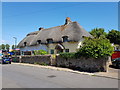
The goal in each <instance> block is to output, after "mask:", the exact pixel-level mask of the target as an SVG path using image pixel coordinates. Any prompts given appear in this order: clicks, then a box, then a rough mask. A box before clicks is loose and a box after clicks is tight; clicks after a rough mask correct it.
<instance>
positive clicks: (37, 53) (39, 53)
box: [34, 50, 48, 55]
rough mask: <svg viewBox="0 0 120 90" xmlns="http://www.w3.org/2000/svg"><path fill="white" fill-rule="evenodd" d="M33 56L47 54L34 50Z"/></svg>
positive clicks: (43, 51)
mask: <svg viewBox="0 0 120 90" xmlns="http://www.w3.org/2000/svg"><path fill="white" fill-rule="evenodd" d="M34 54H35V55H46V54H48V53H47V52H46V51H45V50H34Z"/></svg>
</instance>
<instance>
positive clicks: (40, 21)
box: [2, 2, 118, 45]
mask: <svg viewBox="0 0 120 90" xmlns="http://www.w3.org/2000/svg"><path fill="white" fill-rule="evenodd" d="M66 17H70V18H71V20H72V21H77V22H78V23H79V24H80V25H81V26H82V27H83V28H84V29H85V30H86V31H88V32H89V31H91V30H92V29H94V28H104V29H105V31H106V32H109V31H110V30H111V29H115V30H118V3H117V2H3V3H2V43H4V44H6V43H8V44H10V45H13V44H14V41H15V40H14V38H13V37H16V38H17V44H18V43H19V42H20V41H21V40H22V39H23V38H24V37H25V36H26V35H27V34H28V33H30V32H34V31H38V28H39V27H44V28H51V27H55V26H59V25H63V24H64V23H65V18H66Z"/></svg>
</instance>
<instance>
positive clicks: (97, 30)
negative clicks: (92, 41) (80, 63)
mask: <svg viewBox="0 0 120 90" xmlns="http://www.w3.org/2000/svg"><path fill="white" fill-rule="evenodd" d="M90 34H91V35H93V36H94V37H96V38H99V37H100V36H102V37H106V35H107V33H106V32H105V30H104V28H95V29H92V30H91V31H90Z"/></svg>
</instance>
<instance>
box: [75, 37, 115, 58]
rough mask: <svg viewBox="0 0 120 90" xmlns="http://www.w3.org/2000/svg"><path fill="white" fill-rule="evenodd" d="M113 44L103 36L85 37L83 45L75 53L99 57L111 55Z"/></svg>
mask: <svg viewBox="0 0 120 90" xmlns="http://www.w3.org/2000/svg"><path fill="white" fill-rule="evenodd" d="M113 50H114V48H113V46H112V45H111V43H110V41H109V40H108V39H103V38H86V39H85V40H84V42H83V47H82V48H80V49H79V50H78V52H77V53H76V55H77V57H78V56H85V57H93V58H100V57H106V56H111V55H112V53H113Z"/></svg>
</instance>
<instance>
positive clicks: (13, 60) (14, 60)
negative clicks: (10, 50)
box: [12, 56, 20, 62]
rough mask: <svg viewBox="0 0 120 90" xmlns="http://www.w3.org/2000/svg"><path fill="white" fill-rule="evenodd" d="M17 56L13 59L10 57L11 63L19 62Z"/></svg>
mask: <svg viewBox="0 0 120 90" xmlns="http://www.w3.org/2000/svg"><path fill="white" fill-rule="evenodd" d="M19 58H20V57H19V56H16V57H15V56H14V57H12V62H19Z"/></svg>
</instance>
